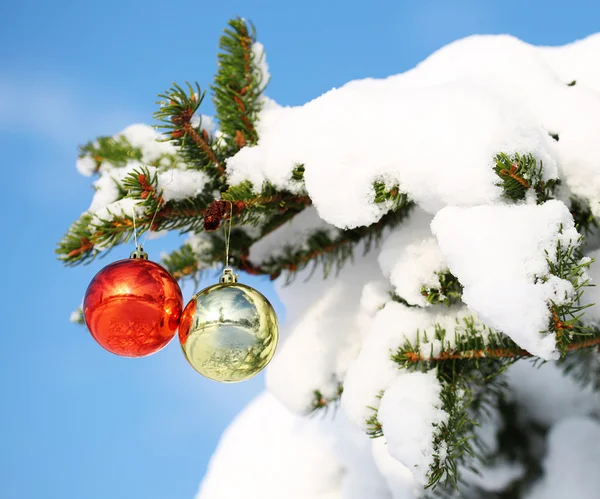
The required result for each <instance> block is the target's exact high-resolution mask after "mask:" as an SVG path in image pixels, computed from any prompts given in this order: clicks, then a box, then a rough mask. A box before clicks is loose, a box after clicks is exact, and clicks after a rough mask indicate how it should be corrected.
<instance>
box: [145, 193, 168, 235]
mask: <svg viewBox="0 0 600 499" xmlns="http://www.w3.org/2000/svg"><path fill="white" fill-rule="evenodd" d="M163 191H164V189H163V190H162V191H160V196H159V198H160V197H161V196H162V193H163ZM158 210H160V203H156V210H154V216H153V217H152V221H151V222H150V227H148V232H146V235H145V236H144V240H143V241H142V246H144V244H146V239H148V234H150V231H151V230H152V226H153V225H154V220H156V215H158Z"/></svg>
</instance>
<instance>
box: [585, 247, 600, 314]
mask: <svg viewBox="0 0 600 499" xmlns="http://www.w3.org/2000/svg"><path fill="white" fill-rule="evenodd" d="M587 257H588V258H590V259H593V260H594V261H593V262H592V264H591V265H590V267H589V268H588V269H587V276H588V278H589V280H590V281H589V282H590V284H591V286H589V287H586V288H585V292H584V293H583V296H582V299H581V303H582V305H596V304H597V305H599V306H596V307H590V308H588V309H586V311H585V315H584V317H583V320H584V321H585V322H587V323H588V324H591V325H596V326H598V325H600V285H599V284H600V249H596V250H594V251H592V252H590V253H589V254H588V255H587Z"/></svg>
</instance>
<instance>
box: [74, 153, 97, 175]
mask: <svg viewBox="0 0 600 499" xmlns="http://www.w3.org/2000/svg"><path fill="white" fill-rule="evenodd" d="M75 166H76V167H77V171H78V172H79V173H81V174H82V175H83V176H84V177H91V176H92V175H93V174H94V173H96V171H97V165H96V160H95V159H94V158H92V157H91V156H90V155H89V154H86V155H85V156H82V157H81V158H78V159H77V163H75Z"/></svg>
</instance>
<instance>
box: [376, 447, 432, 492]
mask: <svg viewBox="0 0 600 499" xmlns="http://www.w3.org/2000/svg"><path fill="white" fill-rule="evenodd" d="M371 442H372V443H371V452H372V455H373V460H374V461H375V464H376V466H377V469H378V470H379V472H380V473H381V474H382V475H383V477H384V478H385V481H386V483H387V486H388V489H389V491H390V493H391V498H392V499H416V498H418V497H419V496H420V494H419V492H420V491H421V489H422V487H420V486H419V484H417V483H416V482H415V480H414V478H413V474H412V472H411V471H410V470H409V469H408V468H407V467H406V466H404V465H403V464H402V463H401V462H400V461H398V460H396V459H394V458H393V457H392V456H390V454H389V453H388V446H387V444H386V441H385V438H374V439H372V440H371Z"/></svg>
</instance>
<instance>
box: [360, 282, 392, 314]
mask: <svg viewBox="0 0 600 499" xmlns="http://www.w3.org/2000/svg"><path fill="white" fill-rule="evenodd" d="M390 299H391V297H390V286H389V284H388V283H387V282H386V281H382V280H380V281H369V282H368V283H367V284H365V286H364V288H363V290H362V295H361V297H360V308H361V310H363V311H364V312H365V313H366V314H367V315H369V316H374V315H375V313H376V312H377V311H378V310H381V309H382V308H383V306H384V305H385V304H386V303H387V302H388V301H390Z"/></svg>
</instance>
